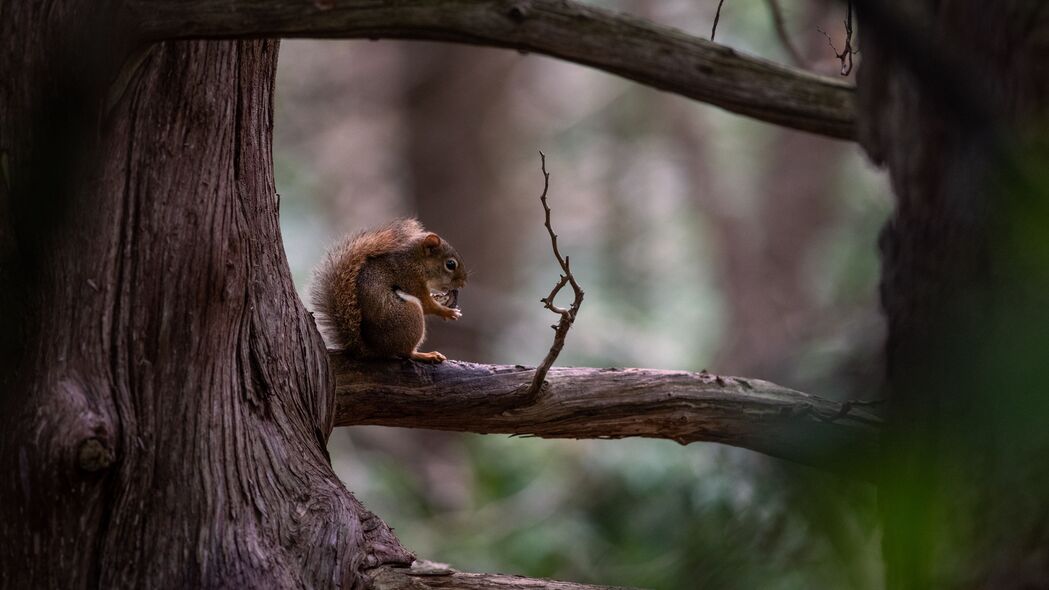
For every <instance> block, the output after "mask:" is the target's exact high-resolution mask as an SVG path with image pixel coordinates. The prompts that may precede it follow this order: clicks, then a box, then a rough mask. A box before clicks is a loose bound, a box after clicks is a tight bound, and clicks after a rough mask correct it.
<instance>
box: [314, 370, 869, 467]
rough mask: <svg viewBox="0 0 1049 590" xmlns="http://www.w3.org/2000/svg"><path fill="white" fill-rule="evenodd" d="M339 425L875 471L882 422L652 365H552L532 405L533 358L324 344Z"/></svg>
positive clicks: (790, 395) (760, 385) (802, 397)
mask: <svg viewBox="0 0 1049 590" xmlns="http://www.w3.org/2000/svg"><path fill="white" fill-rule="evenodd" d="M332 366H333V368H334V371H335V378H336V382H337V385H336V391H337V397H338V399H337V409H336V417H335V424H336V425H337V426H351V425H363V424H378V425H383V426H402V427H409V428H431V429H436V430H456V431H463V432H480V433H506V434H517V435H526V436H538V437H543V438H605V439H608V438H625V437H630V436H644V437H650V438H663V439H669V440H674V441H677V442H679V443H681V444H687V443H690V442H697V441H711V442H720V443H724V444H728V445H733V446H738V447H743V448H748V449H752V450H755V451H759V452H761V453H766V454H768V455H772V456H775V457H781V458H784V459H788V460H791V461H798V462H801V463H806V464H809V465H816V466H819V467H822V468H824V469H832V470H835V471H842V472H849V473H852V474H853V475H856V476H858V477H863V478H869V477H872V476H873V473H872V471H871V461H872V459H873V457H874V454H875V451H876V448H877V432H876V429H877V426H878V424H879V421H878V420H877V418H875V417H873V416H871V415H870V414H869V413H868V412H866V411H864V410H863V409H860V408H844V409H845V410H848V411H844V412H843V406H842V405H841V404H838V403H835V402H831V401H828V400H824V399H821V398H818V397H815V396H811V395H807V394H804V393H801V392H798V391H794V390H791V389H787V388H785V387H780V386H778V385H775V384H773V383H769V382H767V381H760V380H756V379H742V378H739V377H723V376H719V375H713V374H710V373H687V372H683V371H681V372H675V371H657V370H653V369H614V368H613V369H588V368H566V367H555V368H553V369H551V371H550V373H549V374H548V376H547V382H548V385H547V387H546V389H544V392H543V395H542V396H541V397H540V398H539V400H538V402H537V403H535V404H527V403H522V400H524V392H525V391H526V390H527V389H528V386H529V384H530V383H531V379H532V375H533V373H534V368H531V367H523V366H520V365H517V366H513V365H477V364H473V363H463V362H457V361H447V362H444V363H441V364H439V365H420V364H418V363H408V362H359V361H353V360H350V359H347V358H346V357H345V356H343V355H342V354H340V353H333V354H332Z"/></svg>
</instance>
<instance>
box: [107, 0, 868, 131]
mask: <svg viewBox="0 0 1049 590" xmlns="http://www.w3.org/2000/svg"><path fill="white" fill-rule="evenodd" d="M124 5H125V8H126V11H127V13H128V15H129V16H130V18H131V22H132V23H134V25H135V26H137V27H138V30H139V32H140V34H142V35H144V36H145V38H146V39H147V40H153V41H157V40H165V39H189V38H242V37H311V38H313V37H329V38H368V39H379V38H387V39H425V40H434V41H453V42H458V43H471V44H476V45H490V46H495V47H505V48H511V49H516V50H519V51H526V52H535V53H541V54H544V55H549V56H552V57H557V58H561V59H565V60H568V61H574V62H576V63H580V64H583V65H588V66H592V67H595V68H598V69H601V70H605V71H607V72H611V73H613V74H618V75H620V76H623V77H624V78H628V79H630V80H634V81H636V82H640V83H642V84H646V85H649V86H653V87H655V88H659V89H661V90H666V91H668V92H673V93H675V94H680V95H682V96H686V97H689V98H693V99H696V100H699V101H702V102H706V103H710V104H713V105H716V106H719V107H721V108H723V109H726V110H729V111H732V112H734V113H739V114H741V115H746V116H749V117H753V118H756V119H760V120H762V121H766V122H769V123H774V124H777V125H782V126H785V127H789V128H792V129H799V130H802V131H809V132H812V133H817V134H821V135H826V136H829V137H834V138H838V139H850V140H851V139H854V138H855V121H856V115H855V105H854V99H855V97H854V94H855V93H854V90H855V89H854V87H853V86H851V85H850V84H847V83H844V82H841V81H839V80H834V79H830V78H826V77H823V76H817V75H815V74H810V73H808V72H804V71H801V70H798V69H795V68H790V67H787V66H783V65H780V64H776V63H773V62H770V61H766V60H763V59H759V58H756V57H750V56H744V55H740V54H738V53H737V52H736V51H734V50H732V49H731V48H728V47H724V46H722V45H718V44H716V43H712V42H710V41H707V40H705V39H700V38H698V37H693V36H691V35H688V34H686V33H684V32H682V31H679V30H677V29H673V28H670V27H664V26H660V25H657V24H654V23H651V22H648V21H645V20H642V19H639V18H635V17H633V16H629V15H626V14H622V13H616V12H612V11H609V10H605V9H602V8H597V7H594V6H586V5H583V4H579V3H577V2H573V1H571V0H414V1H403V2H389V1H387V2H382V1H375V0H367V1H365V0H339V1H336V0H185V1H173V0H124Z"/></svg>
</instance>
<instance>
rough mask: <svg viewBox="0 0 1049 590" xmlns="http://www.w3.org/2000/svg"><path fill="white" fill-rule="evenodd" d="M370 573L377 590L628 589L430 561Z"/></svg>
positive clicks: (380, 569)
mask: <svg viewBox="0 0 1049 590" xmlns="http://www.w3.org/2000/svg"><path fill="white" fill-rule="evenodd" d="M368 573H369V575H370V576H371V578H372V588H374V590H430V589H437V588H454V589H455V590H629V589H628V588H622V587H619V586H594V585H592V584H578V583H576V582H558V581H555V580H544V579H540V578H525V577H522V576H508V575H504V574H471V573H466V572H459V571H455V570H453V569H451V568H449V567H448V566H446V565H444V564H440V563H433V562H429V561H416V562H415V563H413V564H412V565H411V567H410V568H407V567H394V566H384V567H380V568H376V569H374V570H371V571H370V572H368Z"/></svg>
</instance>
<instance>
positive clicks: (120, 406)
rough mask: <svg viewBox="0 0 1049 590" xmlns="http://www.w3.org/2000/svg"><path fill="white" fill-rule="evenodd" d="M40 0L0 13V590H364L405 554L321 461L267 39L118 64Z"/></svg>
mask: <svg viewBox="0 0 1049 590" xmlns="http://www.w3.org/2000/svg"><path fill="white" fill-rule="evenodd" d="M30 4H31V5H30ZM43 4H44V3H25V5H23V3H17V4H9V3H8V4H5V5H4V6H3V8H2V9H0V14H2V18H0V71H3V72H5V75H4V78H5V80H4V81H3V82H0V125H2V126H0V150H3V152H2V156H3V157H2V159H3V163H4V167H3V171H4V174H5V176H6V178H5V179H4V180H6V182H0V186H3V188H2V189H0V190H2V191H4V192H3V193H0V197H2V199H0V213H4V214H5V217H4V236H3V237H4V239H3V240H2V243H3V246H4V250H3V254H4V263H5V264H4V265H3V266H4V272H5V273H6V276H5V277H4V279H5V282H4V290H5V291H6V290H10V291H12V293H8V294H6V296H7V299H6V300H5V302H4V303H5V307H4V326H3V329H4V330H3V332H4V335H5V343H4V344H5V353H6V352H10V353H11V354H5V355H4V363H5V365H6V366H5V369H4V371H3V373H2V375H3V379H4V382H3V383H2V385H3V387H4V389H3V398H2V404H3V406H2V410H3V412H2V413H0V465H2V467H3V469H4V472H5V473H6V474H8V477H5V478H4V479H3V481H2V482H0V497H3V498H4V499H5V501H4V502H2V503H0V586H2V587H10V588H43V587H61V588H68V587H103V588H121V587H133V588H143V587H209V588H211V587H238V588H246V587H282V588H289V587H304V586H305V587H314V588H325V587H358V586H360V582H361V581H362V577H361V575H360V574H359V570H360V569H361V568H362V567H365V566H367V565H374V564H376V563H379V562H405V561H408V560H409V559H410V557H409V556H408V555H407V554H406V552H405V551H404V550H403V549H402V548H401V547H400V545H399V544H398V543H397V541H396V540H395V539H394V538H393V536H392V534H391V533H390V532H389V530H388V529H387V528H386V527H385V525H384V524H382V523H381V521H379V520H378V519H377V518H375V517H374V516H372V515H371V514H370V513H368V512H367V511H366V510H364V509H363V507H361V506H360V504H359V503H358V502H357V501H356V500H355V499H354V498H353V496H352V495H351V494H350V493H349V492H348V491H347V490H346V489H345V488H344V487H343V486H342V484H341V483H340V482H339V480H338V478H336V476H335V475H334V474H333V472H332V470H331V468H330V466H329V463H328V459H327V455H326V451H325V444H326V440H327V437H328V434H329V432H330V430H331V427H332V420H333V408H334V397H333V395H334V392H333V383H332V378H331V373H330V370H329V368H328V364H327V354H326V352H325V349H324V345H323V343H322V341H321V339H320V337H319V335H318V333H317V331H316V329H315V327H314V324H313V321H312V319H311V318H310V316H309V315H308V314H307V313H306V311H305V310H304V309H303V307H302V305H301V304H300V302H299V300H298V298H297V296H296V294H295V292H294V290H293V287H292V282H291V278H290V273H289V269H288V265H287V262H286V260H285V257H284V251H283V246H282V243H281V237H280V232H279V227H278V222H277V206H278V201H277V198H276V196H275V193H274V188H273V171H272V163H271V156H270V147H271V146H270V138H271V132H272V92H273V74H274V69H275V66H276V60H277V47H278V44H277V42H275V41H238V42H217V41H216V42H169V43H163V44H159V45H152V46H149V47H148V48H147V49H144V50H142V51H140V52H139V53H138V54H137V55H136V56H135V57H134V58H133V59H130V60H128V62H127V63H126V64H125V65H124V67H123V69H122V73H121V75H119V76H114V75H113V74H114V73H115V72H116V71H117V68H114V67H110V66H112V65H113V64H116V63H120V62H122V61H123V60H122V59H121V57H120V56H122V53H121V52H120V51H118V49H119V46H117V47H115V48H114V47H110V48H107V49H114V50H113V51H112V52H111V53H107V52H100V53H98V54H94V55H81V54H80V53H78V52H82V53H87V54H90V53H91V51H90V50H91V49H92V48H95V47H98V46H99V45H100V44H102V45H104V43H103V42H101V41H97V39H105V38H107V37H106V36H105V35H103V36H101V37H92V36H90V35H89V33H90V32H91V31H92V29H91V28H90V27H88V26H87V25H85V24H83V21H84V20H86V21H88V22H89V23H90V21H91V20H92V18H93V17H92V16H91V15H90V14H88V15H87V16H85V13H86V12H93V11H96V10H97V11H98V13H99V14H101V15H103V16H100V18H99V20H98V22H100V23H103V22H104V23H106V24H107V25H108V26H109V27H110V28H108V29H101V28H100V29H97V30H95V33H100V32H101V31H106V32H107V33H106V34H107V35H109V36H114V37H119V36H118V35H115V33H114V31H113V29H112V22H111V21H109V20H108V19H109V18H111V17H112V15H108V16H106V15H105V14H104V13H105V11H104V10H103V7H101V6H100V7H95V6H91V7H90V9H89V10H86V11H85V10H84V7H83V6H77V5H75V4H74V3H56V4H57V5H56V6H42V5H43ZM77 39H80V40H81V41H82V42H81V43H77V41H76V40H77ZM88 39H90V41H88ZM128 46H130V44H128ZM114 55H115V56H117V57H116V58H112V59H111V56H114ZM63 60H64V61H63ZM94 80H104V81H107V82H108V81H113V82H112V83H110V84H103V85H95V86H92V81H94ZM56 93H59V94H56ZM61 93H65V94H61ZM67 145H71V146H72V147H71V148H66V146H67ZM76 148H84V149H76ZM33 203H43V204H42V205H34V204H33Z"/></svg>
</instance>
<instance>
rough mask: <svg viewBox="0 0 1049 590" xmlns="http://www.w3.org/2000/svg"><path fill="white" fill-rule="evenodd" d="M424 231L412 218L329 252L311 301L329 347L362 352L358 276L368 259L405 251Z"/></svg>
mask: <svg viewBox="0 0 1049 590" xmlns="http://www.w3.org/2000/svg"><path fill="white" fill-rule="evenodd" d="M424 232H425V230H423V227H422V225H421V224H420V223H419V222H418V221H416V220H415V219H398V220H396V221H393V222H390V223H388V224H386V225H384V226H383V227H381V228H379V229H376V230H372V231H366V232H362V233H359V234H357V235H356V236H353V237H348V238H344V239H343V240H342V241H341V242H339V243H338V244H336V245H335V246H334V247H332V249H331V250H329V251H328V255H327V256H326V257H325V259H324V261H323V262H321V264H320V265H319V266H318V267H317V270H316V271H314V276H313V284H312V285H311V287H310V302H311V303H312V305H313V311H314V317H315V318H316V320H317V327H318V328H319V329H320V331H321V334H322V335H323V336H324V339H325V341H326V342H327V343H328V345H329V346H332V347H334V348H342V349H345V350H347V351H349V352H351V353H355V354H359V353H360V352H361V346H362V344H361V308H360V305H358V303H357V275H359V274H360V271H361V268H362V267H363V266H364V264H365V263H366V262H367V261H368V259H369V258H372V257H374V256H379V255H382V254H386V253H388V252H393V251H395V250H398V249H400V248H405V247H407V246H408V245H409V244H411V243H412V242H413V240H414V239H415V238H417V237H419V236H420V235H422V234H423V233H424Z"/></svg>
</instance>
